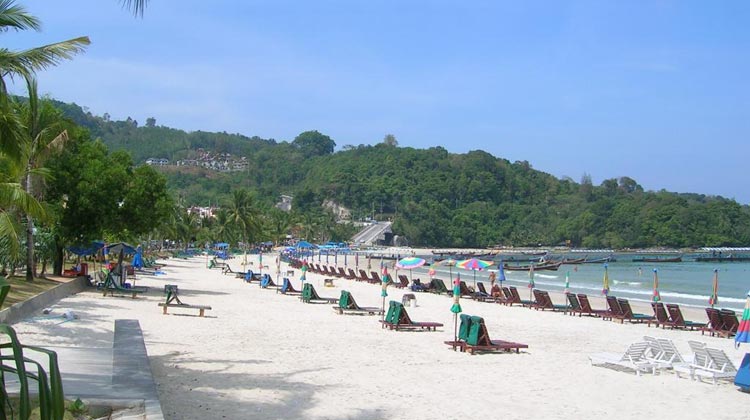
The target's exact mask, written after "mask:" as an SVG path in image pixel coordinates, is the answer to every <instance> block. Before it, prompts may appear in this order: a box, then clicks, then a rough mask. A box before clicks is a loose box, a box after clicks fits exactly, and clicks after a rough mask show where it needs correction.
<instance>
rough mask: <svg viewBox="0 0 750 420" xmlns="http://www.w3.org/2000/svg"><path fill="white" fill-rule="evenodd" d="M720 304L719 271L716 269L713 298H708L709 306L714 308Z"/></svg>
mask: <svg viewBox="0 0 750 420" xmlns="http://www.w3.org/2000/svg"><path fill="white" fill-rule="evenodd" d="M718 303H719V270H718V269H716V268H714V287H713V289H712V291H711V297H710V298H708V304H709V305H711V307H712V308H713V307H714V305H716V304H718Z"/></svg>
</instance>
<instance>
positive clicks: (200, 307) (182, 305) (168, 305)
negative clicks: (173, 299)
mask: <svg viewBox="0 0 750 420" xmlns="http://www.w3.org/2000/svg"><path fill="white" fill-rule="evenodd" d="M159 306H161V307H162V308H164V311H163V313H164V315H166V314H167V308H185V309H197V310H198V316H204V315H205V314H206V312H205V311H207V310H209V311H210V310H211V307H210V306H208V305H188V304H187V303H164V302H160V303H159Z"/></svg>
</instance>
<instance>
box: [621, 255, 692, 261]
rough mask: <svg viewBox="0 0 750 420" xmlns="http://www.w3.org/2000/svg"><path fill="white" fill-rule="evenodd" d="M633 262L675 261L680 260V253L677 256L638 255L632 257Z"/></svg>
mask: <svg viewBox="0 0 750 420" xmlns="http://www.w3.org/2000/svg"><path fill="white" fill-rule="evenodd" d="M633 262H644V263H668V262H671V263H675V262H682V255H680V256H678V257H639V258H633Z"/></svg>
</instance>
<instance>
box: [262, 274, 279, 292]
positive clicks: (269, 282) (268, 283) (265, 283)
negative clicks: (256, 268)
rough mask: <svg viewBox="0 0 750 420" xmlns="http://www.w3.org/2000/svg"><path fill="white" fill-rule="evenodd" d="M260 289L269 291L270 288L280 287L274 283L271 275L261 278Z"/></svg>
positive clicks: (264, 275)
mask: <svg viewBox="0 0 750 420" xmlns="http://www.w3.org/2000/svg"><path fill="white" fill-rule="evenodd" d="M260 287H261V289H267V288H269V287H278V286H277V285H276V283H274V281H273V279H272V278H271V276H270V275H269V274H263V275H262V276H261V278H260Z"/></svg>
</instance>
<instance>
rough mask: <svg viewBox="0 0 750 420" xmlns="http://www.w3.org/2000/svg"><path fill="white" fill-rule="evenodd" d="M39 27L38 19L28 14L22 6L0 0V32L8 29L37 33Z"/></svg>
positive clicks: (10, 1) (8, 0)
mask: <svg viewBox="0 0 750 420" xmlns="http://www.w3.org/2000/svg"><path fill="white" fill-rule="evenodd" d="M41 27H42V24H41V22H40V21H39V19H37V18H36V17H34V16H32V15H30V14H28V13H27V12H26V9H25V8H24V7H23V6H19V5H17V4H15V0H0V31H7V30H9V29H15V30H17V31H20V30H26V29H33V30H35V31H38V30H39V29H40V28H41Z"/></svg>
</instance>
